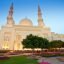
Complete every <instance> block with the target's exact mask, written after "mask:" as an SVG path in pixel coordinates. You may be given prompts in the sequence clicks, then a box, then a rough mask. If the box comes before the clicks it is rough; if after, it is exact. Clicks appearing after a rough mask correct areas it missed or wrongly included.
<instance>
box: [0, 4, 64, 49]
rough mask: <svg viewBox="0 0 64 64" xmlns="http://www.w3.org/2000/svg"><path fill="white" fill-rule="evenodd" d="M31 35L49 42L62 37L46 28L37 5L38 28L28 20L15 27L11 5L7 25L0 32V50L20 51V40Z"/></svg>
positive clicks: (63, 37)
mask: <svg viewBox="0 0 64 64" xmlns="http://www.w3.org/2000/svg"><path fill="white" fill-rule="evenodd" d="M29 34H33V35H37V36H40V37H44V38H47V39H48V40H49V41H51V40H63V41H64V35H62V34H56V33H54V32H51V30H50V28H49V27H46V26H45V24H44V21H43V18H42V13H41V9H40V6H39V5H38V26H33V24H32V21H31V20H30V19H28V18H24V19H22V20H21V21H20V22H19V24H18V25H15V22H14V19H13V4H12V5H11V7H10V10H9V14H8V16H7V23H6V25H5V26H2V27H1V30H0V49H1V50H22V49H23V46H22V43H21V42H22V40H23V39H25V38H26V36H27V35H29Z"/></svg>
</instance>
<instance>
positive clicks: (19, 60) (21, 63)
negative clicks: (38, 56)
mask: <svg viewBox="0 0 64 64" xmlns="http://www.w3.org/2000/svg"><path fill="white" fill-rule="evenodd" d="M0 64H38V63H37V60H34V59H28V58H27V57H26V56H14V57H11V58H10V59H8V60H0Z"/></svg>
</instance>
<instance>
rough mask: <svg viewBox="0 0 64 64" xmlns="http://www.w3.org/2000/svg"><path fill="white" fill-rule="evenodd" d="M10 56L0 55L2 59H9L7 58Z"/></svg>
mask: <svg viewBox="0 0 64 64" xmlns="http://www.w3.org/2000/svg"><path fill="white" fill-rule="evenodd" d="M9 58H10V57H8V56H0V60H7V59H9Z"/></svg>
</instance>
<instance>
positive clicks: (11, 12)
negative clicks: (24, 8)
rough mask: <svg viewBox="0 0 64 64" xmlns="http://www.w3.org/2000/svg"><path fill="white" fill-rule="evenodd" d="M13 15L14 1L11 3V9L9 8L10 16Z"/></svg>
mask: <svg viewBox="0 0 64 64" xmlns="http://www.w3.org/2000/svg"><path fill="white" fill-rule="evenodd" d="M12 15H13V3H12V4H11V7H10V10H9V16H12Z"/></svg>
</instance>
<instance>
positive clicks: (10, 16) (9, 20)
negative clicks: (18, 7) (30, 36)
mask: <svg viewBox="0 0 64 64" xmlns="http://www.w3.org/2000/svg"><path fill="white" fill-rule="evenodd" d="M7 25H9V26H10V25H14V20H13V3H12V4H11V6H10V10H9V14H8V17H7Z"/></svg>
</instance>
